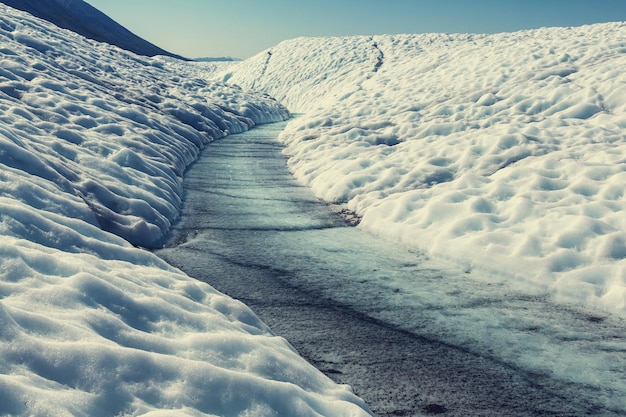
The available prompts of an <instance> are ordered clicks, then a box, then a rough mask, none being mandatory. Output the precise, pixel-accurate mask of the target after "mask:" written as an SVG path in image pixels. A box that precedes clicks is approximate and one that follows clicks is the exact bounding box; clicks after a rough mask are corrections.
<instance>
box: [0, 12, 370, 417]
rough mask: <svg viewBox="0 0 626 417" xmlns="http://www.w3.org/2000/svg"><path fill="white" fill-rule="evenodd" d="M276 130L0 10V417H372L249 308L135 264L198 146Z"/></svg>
mask: <svg viewBox="0 0 626 417" xmlns="http://www.w3.org/2000/svg"><path fill="white" fill-rule="evenodd" d="M285 117H287V112H286V110H285V109H284V108H283V107H282V106H281V105H279V104H278V103H277V102H276V101H275V100H273V99H271V98H270V97H268V96H266V95H262V94H253V93H248V92H245V91H243V90H241V89H240V88H238V87H233V86H226V85H224V84H221V83H209V82H206V81H203V80H201V79H193V78H188V77H182V76H180V75H178V74H177V73H176V72H174V71H172V70H169V69H167V68H166V66H165V65H163V64H162V63H161V62H160V61H157V60H150V59H145V58H139V57H137V56H134V55H131V54H129V53H127V52H124V51H121V50H119V49H115V48H113V47H110V46H108V45H103V44H98V43H95V42H92V41H87V40H85V39H83V38H80V37H79V36H77V35H74V34H72V33H70V32H67V31H63V30H60V29H58V28H56V27H54V26H52V25H50V24H48V23H46V22H43V21H41V20H38V19H35V18H33V17H31V16H29V15H27V14H25V13H22V12H17V11H15V10H13V9H11V8H8V7H6V6H4V5H2V4H0V236H2V238H1V239H0V414H1V415H54V416H90V417H93V416H113V415H133V416H135V415H151V416H156V415H168V416H172V415H185V416H199V415H219V416H243V415H246V416H271V415H285V416H286V415H289V416H292V415H293V416H322V415H326V416H331V415H332V416H338V415H341V416H365V415H368V413H367V411H366V408H365V406H364V405H363V404H362V402H361V401H360V400H359V399H358V398H356V397H355V396H354V394H352V393H351V391H350V389H349V388H347V387H345V386H337V385H336V384H334V383H332V382H331V381H330V380H329V379H327V378H326V377H325V376H323V375H322V374H321V373H320V372H318V371H317V370H316V369H314V368H313V367H312V366H310V365H309V364H307V363H306V362H305V361H304V360H303V359H301V358H300V357H299V356H298V354H297V353H296V352H295V351H294V350H293V348H292V347H291V346H290V345H289V344H288V343H287V342H286V341H285V340H284V339H282V338H280V337H276V336H275V335H273V334H272V332H271V331H270V329H268V328H267V327H266V326H265V325H264V324H263V323H261V322H260V321H259V319H258V318H257V317H256V316H255V315H254V314H253V313H252V312H251V311H250V310H249V309H248V308H247V307H246V306H244V305H243V304H241V303H239V302H237V301H234V300H232V299H230V298H228V297H226V296H224V295H222V294H220V293H218V292H216V291H215V290H213V289H212V288H211V287H210V286H208V285H206V284H202V283H199V282H196V281H195V280H193V279H191V278H189V277H187V276H186V275H184V274H183V273H181V272H180V271H178V270H175V269H173V268H172V267H170V266H168V265H167V264H166V263H164V262H163V261H161V260H160V259H158V258H157V257H156V256H154V255H152V254H150V253H149V252H147V251H144V250H140V249H137V248H135V247H133V244H134V245H140V246H153V245H156V244H158V243H159V242H160V241H161V239H162V237H163V234H164V233H165V232H166V231H167V230H168V229H169V226H170V224H171V222H172V221H173V220H174V219H176V217H177V215H178V210H179V208H180V204H181V196H182V188H181V183H182V174H183V172H184V170H185V168H186V167H187V166H188V165H189V164H190V163H191V162H192V161H194V159H195V158H196V157H197V155H198V153H199V151H200V149H201V148H202V147H203V146H205V145H206V144H207V143H209V142H210V141H211V140H213V139H215V138H219V137H222V136H224V135H226V134H228V133H233V132H239V131H243V130H245V129H248V128H249V127H251V126H253V125H254V124H256V123H263V122H268V121H274V120H282V119H284V118H285ZM111 232H114V233H115V234H113V233H111ZM116 234H117V235H119V236H117V235H116Z"/></svg>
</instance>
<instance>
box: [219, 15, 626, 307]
mask: <svg viewBox="0 0 626 417" xmlns="http://www.w3.org/2000/svg"><path fill="white" fill-rule="evenodd" d="M625 66H626V25H625V24H623V23H608V24H599V25H592V26H583V27H578V28H551V29H539V30H532V31H523V32H517V33H503V34H497V35H447V34H426V35H399V36H374V37H342V38H317V39H307V38H301V39H295V40H292V41H286V42H283V43H281V44H279V45H277V46H276V47H274V48H272V49H270V50H268V51H265V52H262V53H260V54H259V55H257V56H255V57H253V58H251V59H249V60H247V61H244V62H242V63H240V64H238V65H236V66H233V67H230V68H228V69H226V71H224V72H222V73H221V74H219V75H218V76H219V77H220V78H221V79H222V80H228V81H229V82H233V83H237V84H239V85H242V86H244V87H254V88H257V89H261V90H262V91H265V92H268V93H269V94H271V95H273V96H275V97H277V98H278V99H280V100H281V101H282V102H283V103H284V104H285V105H287V107H289V109H290V110H291V111H294V112H306V114H305V115H304V116H302V117H300V118H299V119H297V120H295V121H293V122H292V123H290V124H289V125H288V127H287V129H286V131H285V133H284V134H283V135H282V140H283V141H284V143H285V144H286V146H287V148H286V154H287V155H288V156H289V157H290V168H291V170H292V171H293V173H294V174H295V176H296V177H297V178H298V179H299V180H300V181H302V182H303V183H305V184H307V185H309V186H310V187H312V188H313V190H314V191H315V192H316V193H317V195H318V196H319V197H321V198H323V199H325V200H327V201H330V202H335V203H343V204H346V205H347V206H348V208H350V209H351V210H354V211H356V212H358V213H359V214H360V215H361V216H363V219H362V223H361V227H363V228H366V229H368V230H371V231H373V232H375V233H379V234H381V235H384V236H387V237H390V238H392V239H396V240H398V241H402V242H404V243H405V244H408V245H411V246H414V247H419V248H420V249H422V250H424V251H425V252H427V253H429V254H431V255H434V256H438V257H445V258H448V259H451V260H453V261H456V262H459V263H461V264H463V265H465V266H466V268H467V270H468V271H470V270H472V269H473V268H479V269H486V270H490V271H493V272H495V273H497V274H499V275H500V276H509V277H510V278H511V280H512V281H514V282H517V283H519V284H521V285H529V286H532V287H533V288H540V289H543V290H545V291H548V292H550V293H552V294H554V295H556V296H557V297H558V298H563V299H567V300H570V301H571V300H575V301H576V302H581V303H585V304H587V305H594V306H598V307H601V308H604V309H606V310H609V311H613V312H618V313H620V314H626V215H625V214H624V213H626V195H625V194H626V157H625V155H626V141H625V139H626V134H625V133H624V132H625V131H626V130H625V128H626V75H625V74H624V71H623V68H624V67H625Z"/></svg>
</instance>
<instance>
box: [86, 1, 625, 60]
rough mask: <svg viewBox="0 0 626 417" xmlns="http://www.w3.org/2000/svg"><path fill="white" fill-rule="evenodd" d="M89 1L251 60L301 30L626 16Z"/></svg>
mask: <svg viewBox="0 0 626 417" xmlns="http://www.w3.org/2000/svg"><path fill="white" fill-rule="evenodd" d="M86 1H87V3H89V4H91V5H92V6H94V7H96V8H97V9H99V10H101V11H103V12H104V13H106V14H107V15H109V16H110V17H111V18H113V19H114V20H116V21H118V22H119V23H121V24H122V25H124V26H125V27H126V28H128V29H130V30H131V31H133V32H134V33H136V34H137V35H139V36H142V37H143V38H145V39H147V40H149V41H151V42H152V43H155V44H157V45H158V46H160V47H162V48H164V49H166V50H168V51H170V52H174V53H177V54H180V55H184V56H187V57H203V56H233V57H238V58H248V57H250V56H252V55H254V54H256V53H258V52H261V51H262V50H264V49H266V48H269V47H271V46H273V45H276V44H277V43H279V42H280V41H282V40H286V39H291V38H295V37H298V36H330V35H376V34H394V33H427V32H448V33H459V32H461V33H497V32H509V31H515V30H520V29H532V28H537V27H543V26H579V25H583V24H587V23H598V22H610V21H625V20H626V0H315V1H309V0H177V1H173V0H86Z"/></svg>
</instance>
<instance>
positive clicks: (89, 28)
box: [0, 0, 182, 59]
mask: <svg viewBox="0 0 626 417" xmlns="http://www.w3.org/2000/svg"><path fill="white" fill-rule="evenodd" d="M0 3H4V4H6V5H7V6H10V7H13V8H16V9H19V10H23V11H25V12H28V13H30V14H32V15H33V16H37V17H39V18H41V19H45V20H47V21H49V22H52V23H54V24H55V25H57V26H59V27H62V28H64V29H69V30H71V31H73V32H76V33H78V34H80V35H83V36H85V37H87V38H89V39H94V40H97V41H100V42H106V43H109V44H111V45H116V46H119V47H120V48H122V49H126V50H127V51H131V52H134V53H136V54H139V55H145V56H155V55H164V56H171V57H175V58H179V59H182V57H180V56H178V55H175V54H172V53H170V52H168V51H165V50H163V49H162V48H159V47H158V46H156V45H154V44H152V43H150V42H148V41H146V40H145V39H142V38H140V37H139V36H137V35H135V34H134V33H132V32H130V31H129V30H128V29H126V28H125V27H123V26H122V25H120V24H119V23H117V22H116V21H114V20H113V19H111V18H110V17H108V16H107V15H105V14H104V13H102V12H100V11H99V10H98V9H96V8H94V7H92V6H91V5H90V4H88V3H85V2H84V1H83V0H0Z"/></svg>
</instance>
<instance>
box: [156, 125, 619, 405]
mask: <svg viewBox="0 0 626 417" xmlns="http://www.w3.org/2000/svg"><path fill="white" fill-rule="evenodd" d="M283 126H284V125H283V124H277V125H270V126H265V127H261V128H257V129H254V130H252V131H250V132H248V133H245V134H241V135H235V136H230V137H228V138H226V139H223V140H220V141H217V142H214V143H213V144H211V145H210V146H209V147H208V148H207V149H206V150H205V151H204V153H203V156H202V158H201V160H200V161H199V162H197V163H196V164H195V165H194V166H193V167H192V168H191V169H190V170H189V172H188V174H187V176H186V180H185V181H186V182H185V186H186V190H187V195H186V201H185V207H184V211H183V215H182V218H181V221H180V222H179V223H178V224H177V225H176V227H175V229H174V233H173V236H172V240H171V241H170V243H169V244H168V247H167V248H165V249H163V250H160V251H157V254H158V255H160V256H161V257H163V258H164V259H166V260H167V261H168V262H170V263H171V264H173V265H175V266H177V267H179V268H181V269H183V270H184V271H185V272H187V273H188V274H189V275H191V276H194V277H196V278H198V279H200V280H203V281H206V282H208V283H209V284H211V285H212V286H214V287H215V288H217V289H218V290H220V291H222V292H224V293H226V294H229V295H231V296H232V297H234V298H237V299H240V300H242V301H244V302H245V303H246V304H247V305H249V306H250V307H251V308H252V309H253V310H254V311H255V312H256V313H257V314H258V315H259V316H260V317H261V318H262V319H263V320H264V321H265V322H266V323H267V324H268V325H269V326H270V327H272V329H273V330H274V331H275V332H276V333H277V334H279V335H281V336H284V337H286V338H287V339H288V340H289V341H290V342H291V343H292V344H293V345H294V346H295V347H296V348H297V349H298V351H299V352H300V353H301V354H302V355H303V356H304V357H305V358H307V359H308V360H309V361H310V362H312V363H313V364H315V365H316V366H317V367H318V368H319V369H321V370H322V371H324V372H325V373H326V374H327V375H329V376H330V377H331V378H333V379H334V380H336V381H338V382H341V383H347V384H350V385H351V386H352V387H353V389H354V390H355V392H356V393H357V394H358V395H359V396H361V397H362V398H363V399H364V400H365V401H366V402H367V403H368V405H369V406H370V407H371V408H372V409H373V410H374V411H375V412H376V413H377V415H379V416H398V415H405V416H419V415H433V414H440V415H451V416H452V415H454V416H457V415H463V416H479V415H482V416H485V415H487V416H549V415H555V416H558V415H563V416H578V415H580V416H583V415H602V416H613V415H615V416H617V415H626V400H624V398H626V377H625V375H626V332H624V329H625V328H624V323H623V322H621V321H619V320H617V319H614V318H611V317H608V316H606V315H603V314H598V313H593V312H589V311H583V310H582V309H575V308H567V307H563V306H561V307H558V306H555V305H554V304H552V303H550V302H549V301H547V300H546V299H545V297H544V296H542V295H541V294H529V293H523V292H519V291H516V290H514V289H513V288H511V287H510V286H509V285H507V284H506V283H503V282H498V280H497V279H496V278H493V277H486V276H481V274H480V273H479V272H476V271H473V272H471V273H465V272H464V271H463V270H461V269H457V268H455V267H452V266H445V265H441V264H436V263H435V262H433V261H430V260H428V259H426V258H425V257H424V256H423V255H420V254H419V253H414V252H411V251H408V250H406V249H404V248H401V247H399V246H397V245H395V244H392V243H390V242H387V241H384V240H381V239H379V238H377V237H374V236H371V235H369V234H367V233H364V232H363V231H361V230H359V229H358V228H354V227H349V226H348V225H347V224H346V223H345V222H344V221H343V220H342V219H341V218H339V217H337V216H336V215H334V214H332V213H331V212H330V210H329V209H328V207H327V206H326V205H324V204H323V203H321V202H319V201H318V200H317V199H315V197H314V196H313V195H312V193H311V192H310V190H308V189H307V188H305V187H301V186H300V185H299V184H298V183H297V182H296V181H295V180H294V179H293V178H292V177H291V175H290V174H289V172H288V171H287V168H286V161H285V159H284V157H283V155H282V154H281V149H282V148H281V146H280V144H279V143H278V142H277V140H276V136H277V134H278V133H279V132H280V130H281V129H282V127H283Z"/></svg>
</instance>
